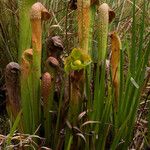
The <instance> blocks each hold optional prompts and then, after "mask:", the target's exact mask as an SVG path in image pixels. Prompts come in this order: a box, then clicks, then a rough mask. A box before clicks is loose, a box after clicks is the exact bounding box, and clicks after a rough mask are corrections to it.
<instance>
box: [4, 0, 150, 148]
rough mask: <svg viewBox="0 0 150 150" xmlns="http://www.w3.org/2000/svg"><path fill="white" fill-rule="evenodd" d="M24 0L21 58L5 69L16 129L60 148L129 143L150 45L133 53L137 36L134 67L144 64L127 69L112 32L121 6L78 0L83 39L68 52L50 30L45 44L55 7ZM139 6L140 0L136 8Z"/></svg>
mask: <svg viewBox="0 0 150 150" xmlns="http://www.w3.org/2000/svg"><path fill="white" fill-rule="evenodd" d="M22 5H24V6H26V7H24V9H20V12H19V13H20V14H19V15H20V17H21V19H20V32H19V34H20V41H19V52H18V53H19V58H18V61H19V64H18V63H16V62H11V63H9V64H8V65H7V66H6V71H5V80H6V88H7V93H8V102H7V111H8V114H9V116H10V119H11V122H12V123H13V124H14V126H13V127H12V128H13V133H14V131H15V130H16V129H18V132H19V133H22V134H29V135H34V134H36V135H37V137H39V138H35V139H34V140H33V141H34V142H35V143H36V144H35V145H36V146H37V145H38V147H39V145H42V144H41V143H42V142H41V141H44V142H43V143H44V146H45V147H44V146H43V145H42V146H43V148H46V147H49V148H52V149H56V150H62V149H64V150H70V149H86V150H91V149H92V150H98V149H101V150H104V149H111V150H115V149H116V148H117V149H123V150H124V149H127V148H128V146H129V145H130V142H131V140H132V138H133V137H132V136H133V129H134V123H135V120H136V113H137V108H138V106H139V99H140V91H141V89H142V86H143V84H144V81H145V80H144V79H145V78H144V77H145V75H144V72H145V66H146V64H147V62H148V56H149V53H150V51H149V50H148V49H145V50H144V51H143V54H141V53H140V51H142V46H140V47H139V49H138V51H139V53H140V54H141V56H137V57H138V59H134V60H133V58H134V56H135V53H134V52H135V51H136V50H135V49H134V43H135V42H136V41H135V40H134V37H133V39H132V42H133V46H132V47H131V50H129V53H130V55H129V66H132V65H133V63H134V64H137V63H138V66H137V67H136V68H135V69H134V68H132V67H129V68H128V70H127V72H126V73H125V71H124V68H123V66H124V63H125V62H124V50H125V47H124V45H123V44H121V40H120V37H119V35H118V33H117V31H110V26H111V24H112V22H113V20H114V19H115V12H114V11H113V10H112V9H111V8H110V6H109V5H108V4H106V3H102V2H97V1H91V0H77V3H76V5H75V4H74V5H73V4H72V5H73V6H74V7H73V9H76V10H75V11H77V25H78V45H74V48H73V49H72V50H70V53H69V54H68V55H67V56H66V53H65V49H64V45H63V41H62V40H61V38H60V37H59V36H58V35H57V36H53V35H52V36H51V35H49V36H48V37H47V39H44V40H46V47H42V27H43V26H42V25H43V23H44V21H47V20H49V19H50V18H51V17H52V14H51V12H49V11H48V10H47V9H46V8H45V7H44V6H43V5H42V4H41V3H40V2H36V3H34V1H32V2H30V3H25V4H22ZM22 5H21V6H20V7H23V6H22ZM135 7H136V6H135V1H134V3H133V11H134V9H135ZM134 15H135V14H134V13H133V22H132V24H133V29H132V32H133V35H132V36H134V35H135V29H134V24H135V20H134V19H135V18H134ZM143 16H144V10H143ZM22 17H23V18H22ZM95 20H97V22H96V24H97V26H96V27H95ZM143 23H144V22H143ZM45 24H46V23H45ZM141 24H142V23H141ZM141 30H142V29H141ZM94 31H96V32H97V48H96V49H94V48H93V40H94V38H93V33H94ZM27 33H28V34H27ZM142 40H143V37H142V36H141V41H142ZM68 42H69V41H68ZM30 43H32V47H30V45H31V44H30ZM123 43H124V42H123ZM141 44H142V43H141ZM42 51H43V52H44V54H45V57H44V56H43V55H42V54H43V52H42ZM110 51H111V52H110ZM108 55H109V56H108ZM133 61H135V62H133ZM16 118H17V119H16ZM14 129H15V130H14ZM22 136H23V135H22ZM11 137H13V134H10V135H9V138H8V141H9V142H8V141H7V144H8V143H9V144H10V143H11V142H12V141H11ZM23 137H25V135H24V136H23ZM23 137H22V138H23ZM35 137H36V136H35ZM26 144H27V143H25V144H22V145H21V144H20V145H19V146H20V147H21V146H22V147H23V146H25V145H26ZM29 145H30V144H29ZM42 146H41V147H42Z"/></svg>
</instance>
